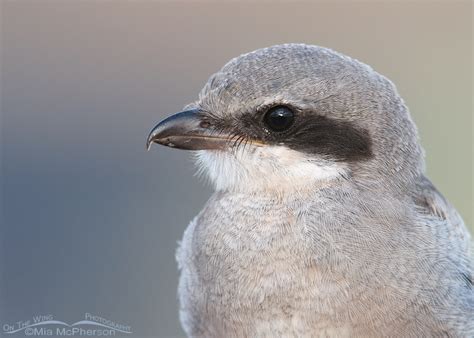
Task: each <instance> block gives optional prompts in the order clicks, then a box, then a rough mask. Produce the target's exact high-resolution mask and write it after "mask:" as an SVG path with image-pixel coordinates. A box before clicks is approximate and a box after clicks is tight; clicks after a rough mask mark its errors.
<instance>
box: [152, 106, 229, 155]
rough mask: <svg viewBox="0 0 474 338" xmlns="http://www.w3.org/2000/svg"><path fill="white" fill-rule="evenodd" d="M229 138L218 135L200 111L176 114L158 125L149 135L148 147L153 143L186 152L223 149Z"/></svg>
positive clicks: (194, 110)
mask: <svg viewBox="0 0 474 338" xmlns="http://www.w3.org/2000/svg"><path fill="white" fill-rule="evenodd" d="M228 141H229V136H227V135H222V134H216V133H215V132H213V131H212V130H211V129H210V128H209V124H208V123H206V122H205V121H203V120H202V119H201V116H200V114H199V110H198V109H192V110H186V111H183V112H180V113H176V114H174V115H172V116H170V117H168V118H166V119H164V120H163V121H161V122H160V123H158V124H157V125H156V126H155V127H154V128H153V129H152V130H151V132H150V135H148V139H147V141H146V147H147V149H148V150H149V149H150V147H151V144H152V143H159V144H161V145H164V146H167V147H173V148H177V149H185V150H204V149H223V148H225V147H226V146H227V145H228Z"/></svg>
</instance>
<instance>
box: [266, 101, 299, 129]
mask: <svg viewBox="0 0 474 338" xmlns="http://www.w3.org/2000/svg"><path fill="white" fill-rule="evenodd" d="M294 120H295V114H294V113H293V111H292V110H291V109H290V108H288V107H285V106H276V107H273V108H270V109H269V110H268V111H267V112H266V113H265V116H264V117H263V122H264V123H265V124H266V125H267V126H268V127H269V128H270V129H271V130H273V131H285V130H287V129H289V128H290V127H291V125H292V124H293V122H294Z"/></svg>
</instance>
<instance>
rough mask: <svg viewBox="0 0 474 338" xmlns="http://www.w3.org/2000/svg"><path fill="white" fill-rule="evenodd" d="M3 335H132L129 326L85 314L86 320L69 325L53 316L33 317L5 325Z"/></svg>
mask: <svg viewBox="0 0 474 338" xmlns="http://www.w3.org/2000/svg"><path fill="white" fill-rule="evenodd" d="M2 328H3V333H5V334H11V335H13V334H15V333H17V334H21V333H23V334H24V335H26V336H84V337H105V336H115V335H121V334H130V333H132V328H131V327H130V326H129V325H124V324H119V323H116V322H114V321H112V320H110V319H106V318H103V317H100V316H97V315H93V314H90V313H85V314H84V319H82V320H79V321H77V322H75V323H72V324H68V323H66V322H64V321H60V320H56V319H55V318H54V316H53V315H51V314H48V315H39V316H33V318H32V319H28V320H21V321H18V322H16V323H10V324H9V323H6V324H3V327H2Z"/></svg>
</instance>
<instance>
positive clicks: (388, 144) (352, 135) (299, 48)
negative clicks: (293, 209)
mask: <svg viewBox="0 0 474 338" xmlns="http://www.w3.org/2000/svg"><path fill="white" fill-rule="evenodd" d="M152 143H158V144H162V145H165V146H169V147H174V148H178V149H186V150H192V151H195V154H196V159H197V162H198V165H199V168H200V169H201V170H202V172H204V173H206V174H207V175H208V177H209V178H210V180H211V181H212V182H213V183H214V185H215V188H216V189H217V190H233V191H267V192H274V191H279V192H284V191H289V192H291V191H295V190H298V191H302V190H313V189H314V188H315V187H317V186H324V185H328V184H337V182H341V181H353V182H359V183H360V182H362V183H364V182H365V183H368V182H372V183H374V184H384V185H396V186H400V185H403V184H406V183H409V182H410V180H411V179H413V177H416V176H417V175H418V174H419V173H420V171H422V170H423V158H422V157H423V156H422V150H421V147H420V146H419V143H418V136H417V132H416V127H415V125H414V123H413V122H412V120H411V118H410V116H409V112H408V109H407V108H406V106H405V104H404V103H403V101H402V99H401V98H400V96H399V95H398V93H397V90H396V88H395V86H394V85H393V84H392V83H391V82H390V81H389V80H388V79H386V78H385V77H383V76H382V75H380V74H378V73H377V72H375V71H374V70H373V69H372V68H370V67H369V66H367V65H365V64H363V63H361V62H359V61H357V60H354V59H352V58H349V57H347V56H345V55H342V54H340V53H337V52H335V51H332V50H330V49H327V48H322V47H318V46H309V45H304V44H285V45H278V46H273V47H269V48H264V49H259V50H257V51H254V52H251V53H248V54H244V55H241V56H239V57H237V58H234V59H232V60H231V61H230V62H228V63H227V64H226V65H225V66H224V67H223V68H222V69H221V70H220V71H219V72H217V73H216V74H214V75H212V76H211V77H210V79H209V80H208V82H207V84H206V85H205V86H204V88H203V89H202V91H201V93H200V95H199V98H198V100H197V101H196V102H193V103H191V104H189V105H187V106H186V107H185V110H184V111H183V112H180V113H177V114H175V115H172V116H170V117H168V118H166V119H165V120H163V121H162V122H160V123H159V124H158V125H157V126H156V127H154V128H153V130H152V131H151V133H150V135H149V137H148V140H147V147H148V148H149V147H150V145H151V144H152Z"/></svg>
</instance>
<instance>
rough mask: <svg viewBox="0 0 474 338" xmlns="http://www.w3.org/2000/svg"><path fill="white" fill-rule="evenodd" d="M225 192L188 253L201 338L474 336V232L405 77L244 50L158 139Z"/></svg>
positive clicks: (192, 319) (186, 322)
mask: <svg viewBox="0 0 474 338" xmlns="http://www.w3.org/2000/svg"><path fill="white" fill-rule="evenodd" d="M151 143H159V144H162V145H165V146H170V147H175V148H179V149H188V150H193V151H195V152H194V153H195V155H196V159H197V163H198V165H199V168H200V170H201V172H203V173H205V174H206V175H207V176H208V177H209V179H210V181H211V182H212V183H213V185H214V187H215V192H214V194H213V195H212V196H211V198H210V199H209V201H208V202H207V204H206V205H205V207H204V209H203V210H202V211H201V212H200V213H199V214H198V215H197V216H196V217H195V219H194V220H193V221H192V222H191V223H190V224H189V226H188V228H187V229H186V231H185V233H184V237H183V240H182V242H181V244H180V247H179V248H178V251H177V260H178V265H179V269H180V270H181V277H180V282H179V300H180V319H181V323H182V326H183V328H184V330H185V331H186V333H187V335H189V336H190V337H316V336H324V337H327V336H331V337H332V336H334V337H345V336H348V337H375V336H376V337H382V336H384V337H441V336H450V337H473V336H474V287H473V264H472V256H471V253H470V245H471V244H470V235H469V232H468V230H467V228H466V227H465V225H464V223H463V220H462V219H461V217H460V216H459V214H458V213H457V212H456V210H455V209H454V208H453V207H452V206H451V205H450V204H449V203H448V202H447V201H446V200H445V199H444V198H443V196H442V195H441V194H440V193H439V192H438V191H437V190H436V188H435V187H434V186H433V185H432V184H431V182H430V181H429V180H428V178H426V177H425V174H424V173H425V164H424V160H423V150H422V148H421V146H420V143H419V139H418V135H417V130H416V127H415V125H414V123H413V121H412V119H411V117H410V114H409V111H408V109H407V107H406V106H405V104H404V102H403V100H402V99H401V98H400V96H399V95H398V93H397V90H396V88H395V86H394V85H393V83H392V82H390V81H389V80H388V79H387V78H385V77H384V76H382V75H380V74H378V73H377V72H375V71H374V70H373V69H372V68H371V67H369V66H367V65H365V64H363V63H361V62H359V61H357V60H354V59H352V58H350V57H347V56H344V55H342V54H340V53H337V52H335V51H332V50H330V49H327V48H322V47H317V46H309V45H304V44H285V45H278V46H273V47H269V48H264V49H259V50H257V51H254V52H251V53H248V54H244V55H241V56H239V57H237V58H235V59H233V60H231V61H230V62H229V63H227V64H226V65H225V66H224V67H223V68H222V69H221V70H220V71H219V72H217V73H216V74H214V75H212V76H211V78H210V79H209V81H208V82H207V84H206V85H205V87H204V88H203V89H202V91H201V93H200V95H199V98H198V100H197V101H196V102H194V103H192V104H190V105H188V106H187V107H186V108H185V111H184V112H181V113H178V114H175V115H173V116H171V117H168V118H167V119H165V120H164V121H162V122H161V123H159V124H158V125H157V126H156V127H155V128H154V129H153V130H152V131H151V133H150V135H149V138H148V142H147V145H148V147H150V145H151Z"/></svg>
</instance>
